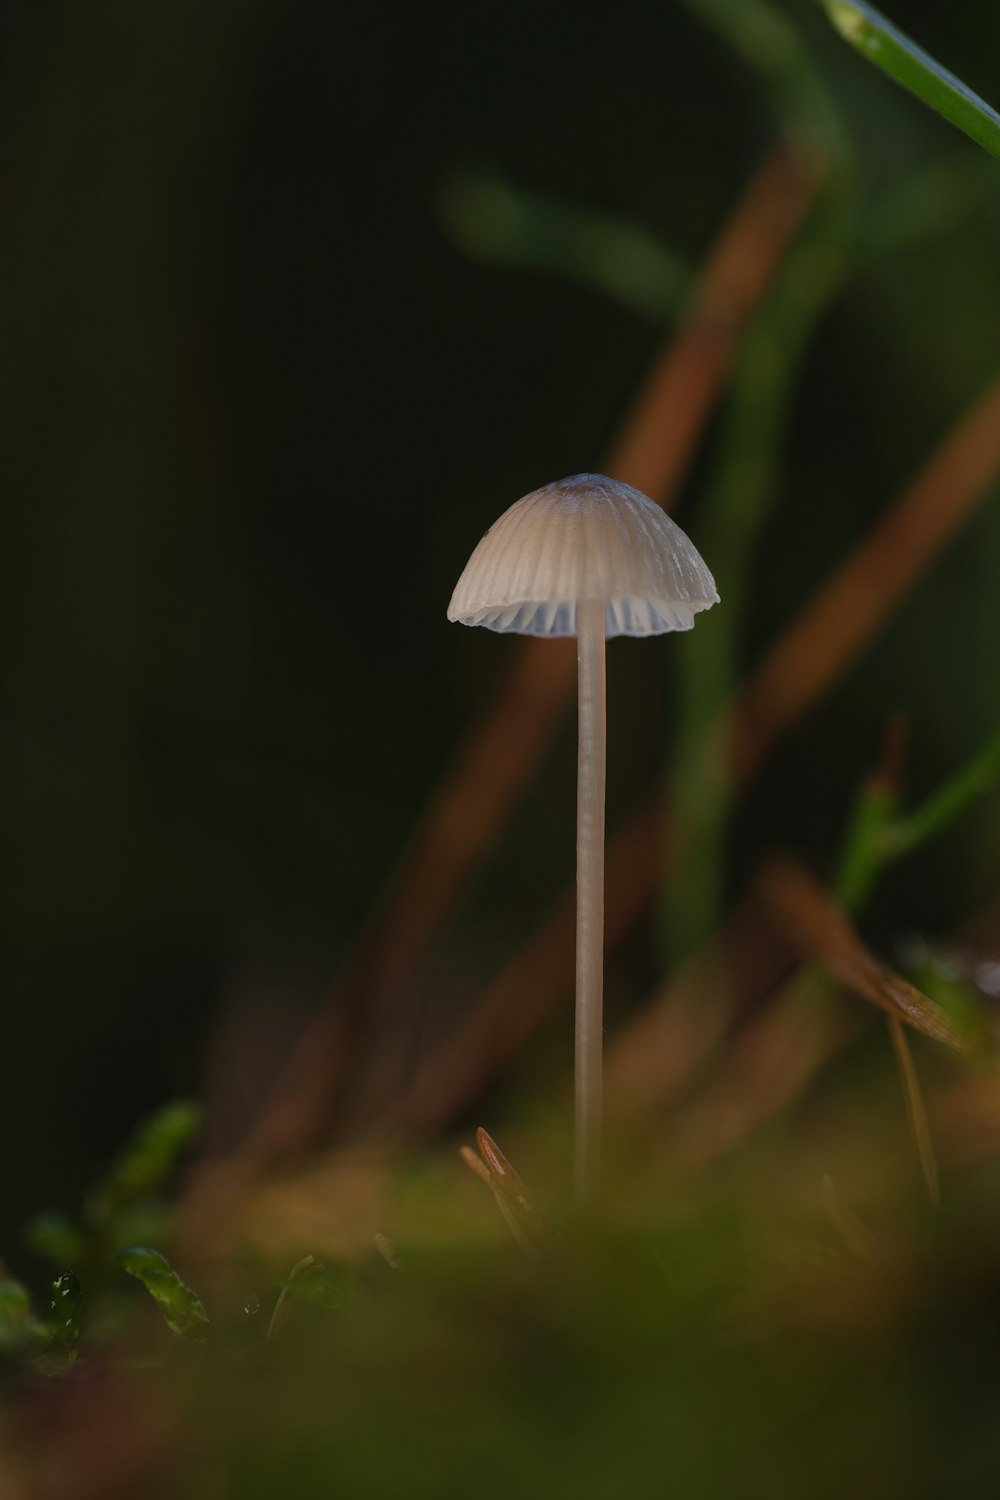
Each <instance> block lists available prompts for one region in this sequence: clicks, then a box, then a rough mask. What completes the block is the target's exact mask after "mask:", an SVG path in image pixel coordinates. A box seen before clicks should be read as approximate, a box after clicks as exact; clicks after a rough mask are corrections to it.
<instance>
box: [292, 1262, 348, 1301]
mask: <svg viewBox="0 0 1000 1500" xmlns="http://www.w3.org/2000/svg"><path fill="white" fill-rule="evenodd" d="M283 1294H284V1296H287V1297H293V1298H295V1299H296V1300H297V1301H299V1302H318V1303H319V1305H320V1306H321V1307H326V1308H329V1309H330V1311H331V1312H338V1313H354V1312H357V1311H358V1310H359V1306H360V1300H361V1299H360V1291H359V1288H358V1284H357V1282H356V1280H355V1279H354V1277H353V1276H352V1275H351V1274H350V1273H349V1272H347V1271H345V1270H343V1269H338V1268H332V1269H331V1268H330V1267H329V1266H322V1265H318V1264H314V1265H313V1266H311V1267H309V1269H308V1270H305V1271H303V1272H302V1273H300V1274H296V1273H295V1272H293V1273H292V1274H291V1276H289V1277H288V1278H287V1279H286V1280H285V1282H284V1283H283Z"/></svg>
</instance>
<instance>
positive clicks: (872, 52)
mask: <svg viewBox="0 0 1000 1500" xmlns="http://www.w3.org/2000/svg"><path fill="white" fill-rule="evenodd" d="M821 3H822V4H823V6H824V8H825V10H826V13H827V15H828V16H829V17H830V20H831V21H832V22H833V24H834V26H835V27H836V28H837V30H838V31H839V32H840V34H841V36H842V37H843V38H844V39H845V41H847V42H850V44H851V46H852V47H856V48H857V50H858V51H859V52H860V53H861V54H862V55H863V56H864V57H867V58H868V59H869V61H870V62H873V63H874V64H875V66H876V67H877V68H881V69H882V71H883V72H884V73H887V74H888V75H889V77H890V78H892V79H894V80H895V81H896V83H899V84H901V85H902V86H903V88H905V89H908V90H909V91H910V93H911V94H915V95H916V96H917V98H918V99H922V100H923V101H924V103H925V104H928V105H930V107H931V109H933V110H936V112H937V113H938V114H939V115H941V116H943V118H944V119H946V120H948V121H950V122H951V124H952V125H957V126H958V128H959V130H964V132H965V134H966V135H968V136H971V138H972V139H973V140H974V141H977V142H978V143H979V145H980V146H982V147H983V148H984V150H986V151H989V152H990V153H991V155H993V156H1000V115H998V114H997V112H996V110H995V109H993V108H992V107H991V106H990V105H989V104H987V103H986V102H985V101H984V100H982V99H980V98H979V96H978V94H975V93H973V91H972V89H970V88H969V87H968V85H967V84H965V83H963V82H962V80H961V79H960V78H956V77H955V75H954V74H953V73H949V72H948V70H947V68H943V67H942V66H941V64H940V63H939V62H936V61H935V60H934V58H933V57H929V56H928V54H927V53H926V52H924V51H923V49H922V48H920V47H918V46H917V44H916V43H915V42H913V41H911V40H910V38H909V37H908V36H906V35H905V34H904V33H903V32H902V31H900V30H898V28H897V27H895V26H893V25H892V23H891V22H890V21H888V20H886V18H885V16H883V15H881V14H880V12H879V11H877V10H876V9H875V7H874V6H872V5H867V4H865V3H864V0H821Z"/></svg>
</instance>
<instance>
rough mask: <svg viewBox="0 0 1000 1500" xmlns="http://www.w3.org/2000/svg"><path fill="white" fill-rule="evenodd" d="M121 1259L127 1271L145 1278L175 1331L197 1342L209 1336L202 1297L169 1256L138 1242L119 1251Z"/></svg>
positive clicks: (206, 1315)
mask: <svg viewBox="0 0 1000 1500" xmlns="http://www.w3.org/2000/svg"><path fill="white" fill-rule="evenodd" d="M117 1260H118V1263H119V1265H120V1266H121V1268H122V1270H123V1271H127V1272H128V1274H129V1275H130V1276H134V1277H135V1279H136V1281H141V1282H142V1284H143V1286H144V1287H145V1288H146V1290H147V1291H148V1292H149V1294H150V1296H151V1297H152V1298H153V1300H154V1302H155V1303H156V1305H157V1307H158V1308H159V1309H160V1312H161V1313H162V1314H163V1321H164V1322H165V1323H166V1325H167V1327H168V1328H169V1329H170V1332H171V1333H174V1334H176V1335H177V1337H178V1338H183V1339H192V1340H194V1341H196V1342H202V1341H204V1340H205V1339H207V1338H208V1336H209V1333H210V1325H209V1321H208V1314H207V1313H206V1312H205V1309H204V1307H203V1306H202V1304H201V1299H200V1298H199V1296H198V1294H197V1292H195V1291H194V1290H193V1289H192V1288H191V1287H189V1286H188V1285H187V1284H186V1283H185V1282H183V1281H182V1280H181V1278H180V1277H179V1276H178V1274H177V1272H176V1271H175V1270H174V1269H173V1267H172V1266H171V1265H170V1262H169V1261H168V1260H167V1258H166V1256H164V1255H161V1254H160V1252H159V1251H158V1250H150V1249H147V1248H146V1247H145V1246H138V1245H137V1246H134V1247H133V1248H132V1249H129V1250H121V1251H119V1253H118V1256H117Z"/></svg>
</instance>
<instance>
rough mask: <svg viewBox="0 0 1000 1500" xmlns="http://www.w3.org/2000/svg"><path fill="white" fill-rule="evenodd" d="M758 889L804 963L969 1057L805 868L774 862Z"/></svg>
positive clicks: (940, 1014) (944, 1019)
mask: <svg viewBox="0 0 1000 1500" xmlns="http://www.w3.org/2000/svg"><path fill="white" fill-rule="evenodd" d="M758 889H759V890H760V893H761V896H762V898H763V900H764V901H765V902H766V903H767V904H768V905H769V906H770V907H771V909H772V910H773V911H774V913H775V915H776V916H777V917H778V918H779V919H780V920H781V921H782V922H783V923H784V926H785V930H786V932H787V934H788V937H789V939H790V940H791V941H792V942H793V943H794V944H795V945H796V947H797V948H798V949H799V950H800V952H801V953H802V955H803V957H806V958H810V959H813V960H815V961H816V962H817V963H819V964H820V965H821V966H822V967H823V968H825V969H826V970H827V972H828V973H829V974H830V975H831V976H832V977H833V978H834V979H837V980H839V981H840V983H841V984H843V985H845V986H846V987H847V988H848V989H849V990H852V991H853V992H854V993H855V994H856V995H860V996H861V998H862V999H863V1000H867V1001H868V1002H869V1003H870V1004H872V1005H875V1006H877V1007H878V1009H879V1010H882V1011H885V1013H886V1014H887V1015H889V1016H891V1017H893V1018H894V1019H896V1020H898V1021H902V1022H905V1023H906V1025H907V1026H912V1027H913V1029H914V1030H915V1031H920V1032H922V1033H923V1034H924V1036H929V1037H931V1038H932V1039H933V1040H934V1041H936V1042H941V1043H943V1044H944V1046H946V1047H951V1048H952V1049H953V1050H954V1051H956V1052H963V1053H967V1052H969V1051H970V1047H969V1043H968V1041H967V1039H966V1038H965V1037H964V1036H963V1035H962V1034H961V1033H960V1032H959V1031H958V1030H957V1029H956V1028H955V1026H954V1025H953V1023H952V1021H951V1018H950V1017H949V1016H948V1015H947V1014H946V1012H945V1011H943V1010H942V1009H941V1007H940V1006H939V1005H937V1004H935V1002H934V1001H933V1000H931V999H930V997H929V996H928V995H925V994H923V993H922V992H921V991H920V990H918V989H917V988H916V986H915V985H912V984H910V983H909V981H908V980H906V979H904V978H903V977H902V975H901V974H897V973H896V972H895V971H894V970H893V969H890V968H888V967H887V965H885V964H883V963H881V962H880V961H879V960H878V959H877V958H876V957H875V956H874V955H873V954H872V953H870V952H869V951H868V949H867V948H866V947H865V946H864V944H863V943H862V941H861V939H860V938H859V937H858V935H857V933H856V932H855V930H854V928H853V927H852V926H851V923H850V922H849V921H848V918H847V916H846V914H845V913H844V911H843V910H842V908H841V907H840V906H838V905H837V903H836V902H835V901H834V899H833V897H832V896H831V895H830V894H829V893H828V892H827V891H825V890H824V889H823V888H822V886H821V885H819V883H818V882H817V881H815V880H814V879H813V877H812V876H811V875H810V874H808V872H807V871H806V870H805V869H803V868H802V866H801V865H799V864H796V863H795V862H794V861H792V860H790V859H774V860H772V861H771V862H770V863H769V864H768V865H767V866H766V867H765V868H764V870H763V871H762V872H761V875H760V877H759V879H758Z"/></svg>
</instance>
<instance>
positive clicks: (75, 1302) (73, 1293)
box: [46, 1271, 83, 1364]
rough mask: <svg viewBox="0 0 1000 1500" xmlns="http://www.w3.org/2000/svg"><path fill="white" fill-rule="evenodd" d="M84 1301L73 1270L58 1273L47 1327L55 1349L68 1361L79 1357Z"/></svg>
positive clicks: (56, 1352)
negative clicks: (60, 1274)
mask: <svg viewBox="0 0 1000 1500" xmlns="http://www.w3.org/2000/svg"><path fill="white" fill-rule="evenodd" d="M82 1302H83V1297H82V1294H81V1291H80V1283H79V1281H77V1279H76V1277H75V1276H74V1275H73V1274H72V1272H70V1271H67V1272H65V1273H64V1274H63V1275H62V1276H57V1277H56V1279H55V1280H54V1281H53V1283H52V1293H51V1299H50V1302H49V1315H48V1318H47V1320H46V1326H47V1328H48V1334H49V1347H50V1349H51V1351H52V1352H53V1353H54V1354H57V1355H60V1356H62V1358H63V1359H64V1360H65V1361H66V1363H67V1364H72V1363H74V1361H75V1360H76V1356H77V1349H78V1345H79V1343H80V1312H81V1307H82Z"/></svg>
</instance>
